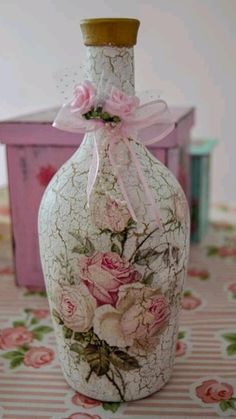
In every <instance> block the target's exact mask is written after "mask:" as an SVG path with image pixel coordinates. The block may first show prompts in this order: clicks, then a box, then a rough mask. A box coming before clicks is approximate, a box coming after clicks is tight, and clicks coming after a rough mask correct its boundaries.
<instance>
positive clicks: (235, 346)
mask: <svg viewBox="0 0 236 419" xmlns="http://www.w3.org/2000/svg"><path fill="white" fill-rule="evenodd" d="M226 351H227V354H228V355H229V356H232V355H236V343H231V344H230V345H229V346H227V348H226Z"/></svg>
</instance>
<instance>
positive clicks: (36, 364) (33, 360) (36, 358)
mask: <svg viewBox="0 0 236 419" xmlns="http://www.w3.org/2000/svg"><path fill="white" fill-rule="evenodd" d="M54 357H55V353H54V351H53V350H52V349H50V348H46V347H45V346H39V347H34V348H31V349H29V350H28V351H27V352H26V354H25V356H24V364H25V365H26V367H33V368H40V367H42V366H45V365H48V364H50V363H51V362H52V361H53V359H54Z"/></svg>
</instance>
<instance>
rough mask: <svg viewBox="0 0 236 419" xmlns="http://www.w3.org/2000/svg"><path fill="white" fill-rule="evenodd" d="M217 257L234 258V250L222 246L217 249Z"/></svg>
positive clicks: (235, 252) (235, 250)
mask: <svg viewBox="0 0 236 419" xmlns="http://www.w3.org/2000/svg"><path fill="white" fill-rule="evenodd" d="M218 255H219V256H222V257H227V256H236V249H235V248H232V247H226V246H223V247H220V248H219V250H218Z"/></svg>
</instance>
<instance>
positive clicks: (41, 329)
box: [32, 326, 53, 333]
mask: <svg viewBox="0 0 236 419" xmlns="http://www.w3.org/2000/svg"><path fill="white" fill-rule="evenodd" d="M32 332H33V333H34V332H36V333H37V332H38V333H50V332H53V328H52V327H50V326H38V327H35V328H34V329H33V330H32Z"/></svg>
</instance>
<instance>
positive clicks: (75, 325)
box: [54, 284, 97, 332]
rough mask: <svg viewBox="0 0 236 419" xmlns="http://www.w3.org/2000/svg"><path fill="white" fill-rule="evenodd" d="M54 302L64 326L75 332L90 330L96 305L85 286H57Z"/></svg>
mask: <svg viewBox="0 0 236 419" xmlns="http://www.w3.org/2000/svg"><path fill="white" fill-rule="evenodd" d="M54 300H55V306H56V309H57V311H58V312H59V314H60V317H61V319H62V320H63V322H64V324H65V326H67V327H69V328H70V329H72V330H74V331H75V332H86V331H87V330H89V329H90V327H91V326H92V321H93V315H94V311H95V309H96V306H97V305H96V301H95V299H94V298H93V296H92V295H91V294H90V292H89V290H88V288H87V287H85V285H83V284H79V285H69V286H68V285H63V286H61V287H59V286H58V287H57V288H56V290H55V293H54Z"/></svg>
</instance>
